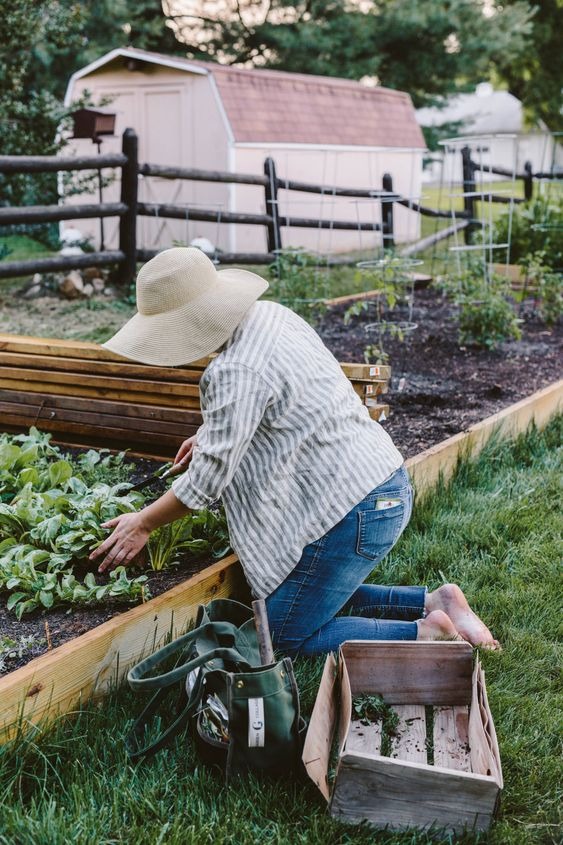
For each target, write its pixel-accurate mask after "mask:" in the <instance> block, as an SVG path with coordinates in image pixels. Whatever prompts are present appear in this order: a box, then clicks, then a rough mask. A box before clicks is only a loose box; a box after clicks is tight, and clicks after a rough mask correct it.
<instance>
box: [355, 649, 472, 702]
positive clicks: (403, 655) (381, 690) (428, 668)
mask: <svg viewBox="0 0 563 845" xmlns="http://www.w3.org/2000/svg"><path fill="white" fill-rule="evenodd" d="M377 645H378V649H377V670H375V669H374V667H373V643H371V642H367V641H366V642H364V641H361V640H358V641H350V642H346V643H344V644H343V645H342V649H341V650H342V654H343V656H344V659H345V661H346V665H347V667H348V671H349V673H350V683H351V685H352V695H353V696H354V695H381V696H382V697H383V699H384V700H385V701H386V702H388V703H391V704H392V705H393V706H395V705H396V704H431V705H435V704H469V701H470V696H471V676H472V671H473V665H472V659H473V649H472V647H471V646H470V645H469V643H467V644H466V643H458V642H441V641H435V642H430V643H425V648H424V649H422V648H421V647H420V643H417V642H411V641H408V640H404V641H403V642H399V643H398V642H392V643H389V644H387V643H378V644H377ZM397 654H400V660H401V663H400V666H399V667H398V666H397Z"/></svg>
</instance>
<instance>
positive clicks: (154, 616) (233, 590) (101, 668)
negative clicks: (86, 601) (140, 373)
mask: <svg viewBox="0 0 563 845" xmlns="http://www.w3.org/2000/svg"><path fill="white" fill-rule="evenodd" d="M0 341H1V343H2V344H6V343H13V342H17V343H21V342H24V341H25V342H26V343H29V346H28V348H31V347H32V346H33V343H34V341H33V339H31V340H30V339H27V338H26V339H22V338H18V339H17V341H13V340H6V336H3V338H0ZM48 343H49V344H50V347H51V349H54V348H57V349H60V348H61V347H60V346H59V344H60V343H61V342H60V341H49V342H48ZM80 346H81V348H82V350H84V348H85V347H86V348H87V349H89V350H90V353H89V354H91V355H92V356H93V357H94V355H95V350H99V347H96V346H95V345H94V344H80ZM1 348H2V349H3V350H4V351H5V352H7V353H12V354H23V355H25V354H28V353H27V352H26V351H24V350H23V349H22V347H21V346H20V347H19V349H20V351H15V349H14V347H11V348H8V349H7V348H6V346H5V345H3V346H2V347H1ZM30 354H33V352H31V353H30ZM41 354H42V355H43V354H44V353H43V352H41ZM108 355H109V353H108ZM48 357H54V358H62V357H66V358H68V359H71V360H77V359H76V358H74V359H72V358H71V356H70V355H67V356H63V355H57V354H54V355H52V356H48ZM79 360H91V359H90V358H88V357H87V355H85V356H84V357H83V358H80V359H79ZM7 366H10V367H11V366H15V362H14V361H13V359H12V360H11V362H10V363H9V364H8V365H7ZM120 366H121V364H120ZM358 367H361V370H359V369H357V368H358ZM343 368H344V370H345V372H346V370H347V368H349V369H348V372H347V375H348V376H349V377H351V378H352V379H354V380H358V379H360V380H362V378H363V379H364V380H366V379H367V380H369V379H374V380H376V381H377V380H380V377H381V376H383V377H385V376H387V378H388V375H389V374H388V373H387V372H385V371H379V372H370V368H369V367H367V365H366V368H364V365H343ZM141 369H142V368H141ZM150 369H152V368H148V367H147V370H150ZM371 369H373V368H371ZM52 371H53V372H58V370H56V369H55V368H54V367H53V368H52ZM34 383H40V380H36V379H34ZM20 386H21V385H20ZM16 392H18V391H16ZM43 394H44V395H45V396H46V397H47V400H46V401H51V397H52V396H53V394H50V393H46V392H45V391H43ZM57 395H58V394H57ZM562 398H563V382H558V383H556V384H554V385H551V386H550V387H548V388H545V389H544V390H541V391H539V392H538V393H535V394H534V395H533V396H531V397H529V398H528V399H525V400H523V401H521V402H518V403H516V404H515V405H513V406H511V407H509V408H507V409H505V410H503V411H501V412H500V413H498V414H495V415H493V416H492V417H489V418H488V419H486V420H484V421H483V422H481V423H478V424H477V425H474V426H471V427H470V428H469V429H468V430H467V431H466V432H464V433H461V434H459V435H456V436H454V437H451V438H449V439H448V440H446V441H444V442H443V443H441V444H439V445H438V446H434V447H432V448H430V449H428V450H426V451H425V452H423V453H421V454H420V455H417V456H415V457H414V458H412V459H410V460H409V461H407V466H408V468H409V471H410V472H411V475H412V476H413V478H414V481H415V484H416V487H417V489H418V491H419V492H421V491H424V492H426V491H428V490H429V489H431V488H432V487H433V486H434V485H435V484H436V482H437V481H438V479H439V477H440V476H443V477H444V479H447V478H448V477H450V476H451V474H452V473H453V471H454V468H455V465H456V463H457V460H458V458H459V457H460V456H462V455H469V456H471V455H473V456H475V455H476V454H478V452H479V451H480V450H481V449H482V448H483V446H484V445H485V444H486V442H487V441H488V440H489V438H490V437H491V436H492V435H493V433H496V432H498V433H499V435H500V436H503V437H510V436H514V435H515V434H517V433H519V432H522V431H525V430H526V428H527V427H528V425H529V424H530V423H531V422H535V424H536V425H537V426H538V427H539V428H542V427H543V426H545V424H546V423H547V422H548V420H549V419H550V418H551V417H552V416H553V415H554V414H555V413H556V412H557V411H558V410H559V409H560V407H561V402H562ZM1 401H4V400H1ZM90 401H92V400H90ZM95 401H102V402H105V401H106V400H105V399H101V400H98V399H97V398H96V399H95ZM111 401H113V399H112V400H111ZM119 402H120V406H119V412H120V413H124V412H126V410H127V408H128V405H127V403H126V402H125V401H124V400H119ZM147 407H148V408H150V407H151V406H150V405H149V404H143V408H144V409H146V408H147ZM176 407H177V405H176ZM122 409H123V410H122ZM2 421H3V423H4V418H2ZM30 422H38V423H39V424H40V426H41V427H42V428H46V430H53V429H49V426H48V425H44V424H43V421H41V422H39V420H38V419H37V420H34V419H30V416H29V414H26V413H22V414H21V415H19V416H18V415H16V416H15V417H11V418H10V420H8V421H7V428H9V427H10V426H13V427H19V428H20V429H21V428H22V427H25V426H27V425H29V424H30ZM56 430H57V431H61V432H63V433H64V432H65V429H64V425H63V427H62V428H61V429H56ZM90 431H91V429H90ZM105 431H106V432H107V429H105ZM125 432H129V434H130V430H129V429H123V431H122V432H121V434H124V433H125ZM98 434H99V436H100V437H103V434H102V431H101V430H100V431H99V433H98ZM182 435H183V436H185V431H183V432H182ZM88 436H90V435H88ZM108 436H109V435H108ZM154 438H155V435H154V432H153V434H152V440H149V441H147V442H145V443H141V444H140V446H141V447H144V450H145V451H146V450H147V447H148V448H150V450H151V452H152V453H154V452H155V451H159V453H160V448H159V447H158V445H157V443H156V441H155V439H154ZM78 439H79V441H80V442H84V440H83V434H82V433H79V434H78ZM180 439H181V438H180ZM178 442H179V441H178ZM103 445H106V446H108V445H113V444H112V443H108V442H107V437H106V438H105V439H104V440H103ZM218 596H236V597H239V598H248V588H247V587H246V584H245V582H244V579H243V576H242V571H241V568H240V565H239V563H238V561H237V558H236V556H234V555H231V556H230V557H228V558H225V559H224V560H223V561H220V562H219V563H217V564H214V565H213V566H210V567H208V568H207V569H205V570H204V571H202V572H200V573H199V574H197V575H195V576H193V577H192V578H190V579H188V580H187V581H186V582H184V583H183V584H180V585H178V586H176V587H174V588H173V589H172V590H169V591H168V592H166V593H163V594H162V595H160V596H158V597H157V598H155V599H153V600H151V601H149V602H147V603H146V604H144V605H141V606H139V607H136V608H134V609H133V610H130V611H128V612H126V613H123V614H120V615H119V616H116V617H115V618H113V619H111V620H110V621H109V622H106V623H104V624H103V625H100V626H99V627H97V628H94V629H93V630H91V631H89V632H88V633H86V634H83V635H82V636H79V637H77V638H76V639H75V640H73V641H71V642H69V643H66V644H64V645H62V646H60V647H59V648H56V649H54V650H52V651H51V652H48V653H47V654H45V655H43V656H41V657H38V658H36V659H35V660H32V661H31V662H30V663H28V664H27V665H26V666H24V667H23V668H21V669H18V670H16V671H14V672H12V673H10V674H9V675H7V676H5V677H4V678H2V679H0V740H2V739H3V740H6V739H7V738H8V737H10V736H12V735H13V734H14V733H15V732H16V731H17V729H18V726H20V725H21V726H22V727H25V726H28V725H29V724H37V723H39V722H44V723H47V722H48V721H49V720H52V719H53V718H54V717H56V715H57V714H60V713H65V712H68V711H69V710H71V709H73V708H74V707H75V706H76V705H77V704H78V703H79V702H80V701H82V700H84V699H86V698H88V697H90V696H91V695H98V696H99V695H103V693H104V692H105V691H106V690H107V688H108V685H110V684H111V683H118V682H119V681H120V680H121V679H122V678H123V676H124V674H125V673H126V671H127V669H128V668H129V666H131V665H132V664H133V663H134V662H136V661H137V660H139V658H140V657H141V656H142V655H143V654H145V653H147V651H149V650H152V649H154V648H155V647H156V646H157V645H159V644H161V643H162V641H163V640H164V638H165V637H167V636H174V635H176V634H178V633H179V632H180V631H182V630H183V629H185V627H186V626H187V625H188V624H189V622H190V621H192V620H193V618H194V615H195V610H196V608H197V605H198V604H200V603H205V602H207V601H209V600H210V599H211V598H212V597H218Z"/></svg>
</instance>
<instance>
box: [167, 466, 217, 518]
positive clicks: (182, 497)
mask: <svg viewBox="0 0 563 845" xmlns="http://www.w3.org/2000/svg"><path fill="white" fill-rule="evenodd" d="M186 475H187V473H186ZM172 491H173V493H174V495H175V496H176V498H177V499H179V501H180V502H182V504H183V505H185V506H186V507H187V508H191V509H192V510H195V511H197V510H201V509H202V508H208V507H209V505H212V504H213V502H214V501H215V499H214V498H213V496H208V495H207V493H204V492H203V491H202V490H198V488H197V487H196V486H195V485H194V484H192V483H191V481H190V479H189V478H186V476H185V475H184V476H183V477H182V478H178V479H176V481H173V482H172Z"/></svg>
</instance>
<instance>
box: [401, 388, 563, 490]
mask: <svg viewBox="0 0 563 845" xmlns="http://www.w3.org/2000/svg"><path fill="white" fill-rule="evenodd" d="M562 405H563V380H561V381H558V382H555V383H554V384H551V385H549V387H545V388H544V389H543V390H538V392H537V393H534V394H532V396H529V397H528V398H526V399H522V400H521V401H520V402H516V403H515V404H514V405H510V406H509V407H508V408H504V409H503V410H502V411H499V412H498V413H497V414H493V415H492V416H491V417H487V419H485V420H483V421H482V422H479V423H476V424H475V425H472V426H470V427H469V428H468V429H467V431H464V432H461V433H460V434H455V435H454V436H453V437H449V438H448V439H447V440H444V441H442V443H438V445H437V446H432V447H430V449H426V450H425V451H424V452H421V453H420V454H418V455H415V456H414V457H413V458H409V459H408V460H407V461H406V462H405V465H406V467H407V469H408V471H409V474H410V476H411V478H412V480H413V481H414V483H415V486H416V490H417V493H418V494H420V493H424V492H426V491H428V490H431V489H432V488H433V487H435V485H436V484H437V483H438V481H439V479H440V478H443V480H444V481H448V479H449V478H451V476H452V475H453V473H454V471H455V468H456V466H457V462H458V460H459V459H460V457H462V456H468V457H473V458H474V457H476V456H477V455H478V454H479V453H480V452H481V450H482V449H483V448H484V446H485V445H486V444H487V442H488V441H489V440H490V438H491V437H492V435H493V434H499V435H500V436H502V437H505V438H508V437H515V436H516V435H517V434H520V433H521V432H523V431H526V429H527V428H528V426H529V425H530V424H531V423H532V422H534V423H535V425H536V426H537V427H538V428H540V429H541V428H543V427H544V426H545V425H547V423H548V421H549V420H550V419H551V417H552V416H553V415H554V414H556V413H557V412H558V411H559V409H560V408H561V407H562Z"/></svg>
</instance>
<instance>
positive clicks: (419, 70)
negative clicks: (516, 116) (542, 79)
mask: <svg viewBox="0 0 563 845" xmlns="http://www.w3.org/2000/svg"><path fill="white" fill-rule="evenodd" d="M164 9H165V13H166V14H167V15H168V17H169V18H170V20H171V21H173V22H174V25H175V26H176V27H177V37H178V38H179V40H181V41H183V42H184V43H185V44H186V46H187V48H188V53H189V55H191V56H193V57H196V58H205V59H212V60H215V61H217V60H219V61H224V62H228V63H232V64H252V65H265V66H267V67H272V68H278V69H280V70H290V71H299V72H305V73H319V74H326V75H329V76H342V77H347V78H350V79H361V78H363V77H366V76H367V77H375V78H376V79H377V80H378V81H379V82H380V83H381V84H382V85H385V86H388V87H390V88H399V89H401V90H405V91H408V92H409V93H410V94H411V96H412V98H413V101H414V103H415V105H416V106H421V105H432V104H435V103H436V102H438V101H439V100H440V99H441V98H443V97H445V96H447V95H449V94H453V93H456V92H459V91H463V90H469V89H470V88H473V87H474V85H475V83H476V82H479V81H482V80H483V79H484V78H488V77H489V75H490V73H491V69H492V68H493V67H494V66H495V62H496V59H497V56H498V55H502V56H503V58H504V59H505V60H506V61H507V62H511V61H516V60H517V59H518V57H519V56H521V55H522V54H523V52H524V50H525V48H526V41H527V37H528V35H529V33H530V30H531V17H532V9H531V7H530V5H529V4H528V3H527V2H526V0H514V2H513V3H512V4H511V5H510V6H501V5H500V4H498V5H497V4H494V3H492V2H486V0H373V2H366V0H363V1H362V0H297V2H295V0H292V1H291V2H290V0H191V1H190V2H189V4H188V3H187V2H186V0H165V3H164Z"/></svg>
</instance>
